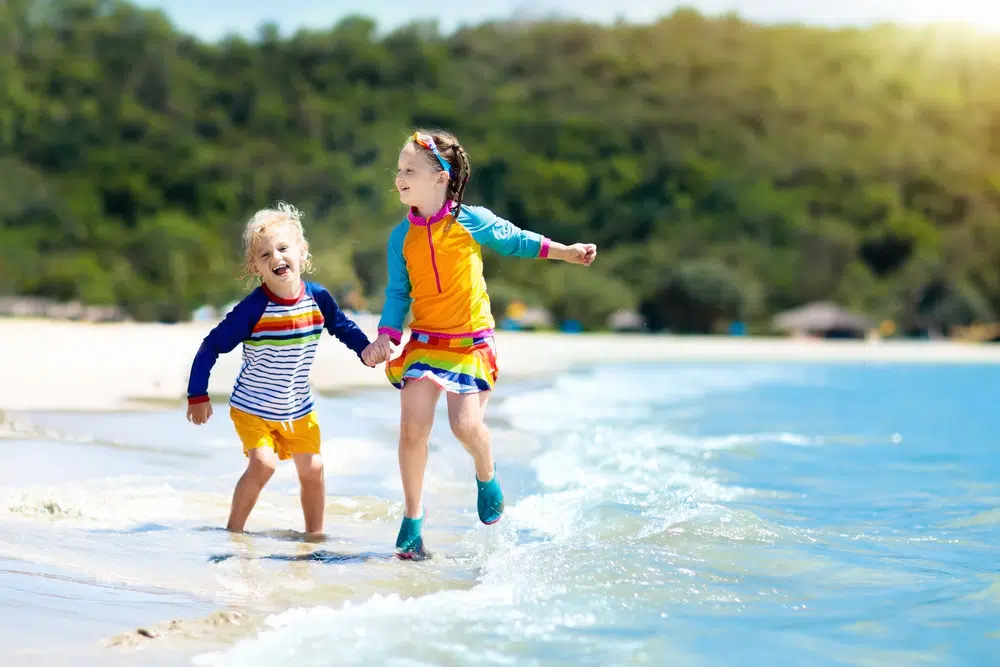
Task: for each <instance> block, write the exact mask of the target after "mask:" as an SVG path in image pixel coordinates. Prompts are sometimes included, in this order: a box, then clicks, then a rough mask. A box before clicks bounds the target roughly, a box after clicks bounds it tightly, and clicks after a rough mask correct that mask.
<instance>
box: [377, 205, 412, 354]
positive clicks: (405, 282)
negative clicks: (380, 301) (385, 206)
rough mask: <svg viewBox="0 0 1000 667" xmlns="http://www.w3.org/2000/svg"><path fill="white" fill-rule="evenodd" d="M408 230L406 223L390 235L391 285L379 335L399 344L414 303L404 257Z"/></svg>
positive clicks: (383, 310)
mask: <svg viewBox="0 0 1000 667" xmlns="http://www.w3.org/2000/svg"><path fill="white" fill-rule="evenodd" d="M408 230H409V223H408V222H405V221H404V222H403V223H402V224H400V225H398V226H397V227H396V228H395V229H393V230H392V234H390V235H389V249H388V251H387V254H386V264H387V265H388V269H389V283H388V284H387V285H386V288H385V305H384V306H383V307H382V317H381V319H379V322H378V332H379V334H380V335H381V334H389V337H390V338H391V339H392V341H393V342H395V343H397V344H398V343H399V342H400V341H401V340H402V338H403V321H404V320H405V319H406V314H407V313H408V312H410V304H411V303H412V302H413V298H412V297H411V296H410V274H409V273H408V272H407V270H406V259H404V257H403V241H404V240H405V239H406V232H407V231H408Z"/></svg>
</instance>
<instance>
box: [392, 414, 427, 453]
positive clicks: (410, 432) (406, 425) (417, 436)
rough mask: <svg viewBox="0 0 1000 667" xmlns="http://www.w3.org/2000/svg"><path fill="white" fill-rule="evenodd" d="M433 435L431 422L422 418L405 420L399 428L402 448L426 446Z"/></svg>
mask: <svg viewBox="0 0 1000 667" xmlns="http://www.w3.org/2000/svg"><path fill="white" fill-rule="evenodd" d="M430 435H431V424H425V423H424V422H423V421H420V420H404V421H403V423H402V424H401V425H400V428H399V446H400V448H409V447H426V446H427V439H428V438H430Z"/></svg>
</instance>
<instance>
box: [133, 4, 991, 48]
mask: <svg viewBox="0 0 1000 667" xmlns="http://www.w3.org/2000/svg"><path fill="white" fill-rule="evenodd" d="M133 1H134V2H135V3H136V4H138V5H141V6H144V7H151V8H159V9H162V10H164V11H165V12H166V13H167V15H168V16H169V17H170V19H171V20H172V21H173V23H174V25H176V26H177V27H179V28H180V29H181V30H183V31H185V32H189V33H194V34H196V35H198V36H199V37H202V38H205V39H209V40H214V39H217V38H219V37H222V36H224V35H226V34H231V33H239V34H242V35H244V36H247V37H253V36H254V35H255V34H256V32H257V28H258V26H260V25H261V24H262V23H265V22H274V23H276V24H278V26H279V27H280V29H281V32H282V33H283V34H291V33H293V32H295V30H297V29H298V28H302V27H307V28H319V29H323V28H327V27H329V26H331V25H333V24H334V23H336V22H337V21H338V20H340V19H341V18H343V17H344V16H348V15H351V14H362V15H365V16H369V17H370V18H372V19H374V20H375V22H376V24H377V25H378V27H379V30H380V31H388V30H392V29H393V28H395V27H398V26H400V25H405V24H407V23H410V22H412V21H414V20H418V19H421V20H425V19H436V20H437V21H438V25H439V26H440V28H441V30H442V31H443V32H451V31H452V30H454V29H455V28H457V27H459V26H461V25H463V24H476V23H481V22H483V21H486V20H489V19H505V18H511V17H519V18H545V17H547V16H552V15H556V16H563V17H574V18H582V19H584V20H588V21H597V22H602V23H604V22H611V21H614V20H615V19H617V18H622V19H625V20H627V21H629V22H634V23H646V22H651V21H655V20H656V19H657V18H659V17H661V16H664V15H667V14H670V13H671V12H672V11H673V10H675V9H677V8H678V7H681V6H687V7H693V8H695V9H697V10H699V11H701V12H702V13H703V14H708V15H714V14H720V13H724V12H729V11H734V12H736V13H738V14H739V15H740V16H742V17H743V18H745V19H749V20H753V21H759V22H767V23H772V22H783V23H784V22H801V23H810V24H818V25H830V26H840V25H865V24H870V23H873V22H881V21H892V22H897V23H907V24H914V23H926V22H933V21H955V20H958V21H966V22H969V23H972V24H974V25H976V26H978V27H980V28H982V29H984V30H987V31H990V32H995V33H1000V0H687V1H671V0H610V1H609V0H533V1H526V0H364V1H363V2H344V1H343V0H133Z"/></svg>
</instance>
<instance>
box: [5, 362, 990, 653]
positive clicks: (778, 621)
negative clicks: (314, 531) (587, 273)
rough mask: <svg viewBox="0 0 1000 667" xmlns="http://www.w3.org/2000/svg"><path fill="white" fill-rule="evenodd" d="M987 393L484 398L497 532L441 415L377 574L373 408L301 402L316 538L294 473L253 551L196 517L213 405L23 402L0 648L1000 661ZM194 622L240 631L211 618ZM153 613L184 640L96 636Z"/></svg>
mask: <svg viewBox="0 0 1000 667" xmlns="http://www.w3.org/2000/svg"><path fill="white" fill-rule="evenodd" d="M998 381H1000V367H990V366H983V367H976V366H945V365H914V366H905V365H848V364H834V365H820V364H790V365H771V364H768V365H762V364H681V365H661V366H656V367H649V366H644V367H642V368H634V367H607V368H601V369H598V370H595V371H592V372H580V373H572V374H567V375H564V376H562V377H559V378H557V379H555V380H554V381H552V382H544V383H534V384H524V383H522V384H517V385H515V384H509V385H507V386H503V387H502V388H501V390H500V391H498V394H497V396H496V398H495V400H494V401H493V402H492V404H491V406H490V422H491V425H492V427H493V429H494V433H495V446H496V450H497V459H498V471H499V474H500V476H501V480H502V482H503V483H504V486H505V491H506V494H507V505H508V512H507V515H506V517H505V519H504V520H503V521H501V522H500V524H498V525H497V526H494V527H489V528H487V527H484V526H481V525H478V524H477V522H476V519H475V486H474V484H473V481H472V477H471V464H470V462H469V461H468V458H467V456H466V455H465V454H464V452H462V451H461V449H460V448H459V446H458V444H457V443H456V442H455V441H454V440H453V439H452V438H451V437H450V435H449V434H448V432H447V424H446V420H444V419H441V420H439V423H438V425H437V426H436V427H435V432H434V435H433V437H432V452H431V463H430V469H429V472H428V480H427V486H428V490H427V497H426V503H427V506H428V512H429V518H428V521H427V526H426V533H425V537H426V540H427V542H428V543H429V546H430V547H431V548H432V550H434V551H435V552H436V554H437V556H436V558H435V559H433V560H432V561H430V562H427V563H416V564H415V563H401V562H397V561H395V560H393V559H392V558H391V547H392V540H393V538H394V536H395V530H396V528H397V527H398V521H399V516H400V512H401V505H400V500H401V495H400V492H399V488H398V477H397V474H398V473H397V468H396V461H395V453H394V438H395V429H396V423H397V420H398V414H397V413H396V411H395V410H396V405H397V401H398V397H397V395H396V394H395V392H392V391H386V392H368V393H363V394H357V395H352V396H346V397H338V398H325V399H322V400H321V401H320V406H321V408H320V409H321V413H320V416H321V422H322V424H323V425H324V433H325V434H326V435H325V440H324V452H325V456H326V460H327V478H328V493H329V496H330V502H329V504H328V519H327V532H328V535H329V537H328V539H327V540H326V541H325V542H322V543H318V544H314V543H309V542H307V541H305V540H303V539H302V538H301V536H300V535H299V534H298V533H296V532H295V530H297V529H300V528H301V514H300V513H299V510H298V505H297V496H296V486H295V479H294V473H293V472H292V470H291V467H290V466H286V467H284V468H282V469H281V470H279V473H278V475H277V478H276V480H275V482H274V483H273V484H272V486H271V487H269V488H268V489H267V490H265V495H264V496H263V497H262V501H261V502H262V504H261V506H260V507H259V508H258V510H259V511H257V512H255V514H254V516H253V517H252V519H251V524H250V530H251V531H252V533H251V535H249V536H242V537H234V536H230V535H228V534H225V533H224V532H223V531H219V530H218V529H217V527H218V526H219V525H221V524H222V523H224V520H225V514H226V511H227V509H228V499H229V494H230V493H231V489H232V484H233V483H234V482H235V479H236V477H237V476H238V474H239V472H240V467H241V466H242V461H241V459H240V456H239V450H238V444H236V441H235V439H234V437H233V436H232V434H231V426H230V425H229V423H228V421H227V420H225V419H218V418H216V419H214V420H213V421H212V422H210V423H209V424H208V425H207V426H206V427H204V428H203V429H201V430H198V429H194V428H193V427H190V426H189V425H187V424H186V423H185V422H184V421H183V412H182V411H171V412H151V413H146V414H132V415H113V414H104V415H80V414H75V415H65V414H38V415H24V416H23V423H22V424H20V425H19V426H17V427H16V428H11V429H8V430H9V432H8V433H7V435H6V436H5V439H6V440H7V443H5V444H10V445H12V446H14V447H17V448H18V449H17V451H19V452H24V454H23V455H18V456H17V457H9V458H10V459H11V464H10V465H9V466H8V468H7V470H6V471H4V472H0V500H2V501H3V504H0V584H2V585H0V591H2V592H0V646H3V647H5V648H4V649H0V657H2V653H3V651H10V654H9V656H8V657H10V658H13V660H4V661H3V664H5V665H6V664H22V663H23V664H32V665H38V664H43V663H45V660H46V658H48V659H49V662H50V663H51V664H95V665H96V664H102V665H105V664H112V662H113V661H114V660H119V659H120V660H122V661H123V662H122V664H163V665H168V664H169V665H175V664H176V665H180V664H196V665H203V666H209V665H211V666H218V667H222V666H227V665H240V666H241V667H254V666H258V665H260V666H263V665H284V664H295V665H297V666H303V667H305V666H310V665H316V666H321V665H323V666H325V665H373V664H381V665H398V666H403V665H407V666H411V665H539V666H543V665H544V666H547V665H565V664H579V665H643V664H649V665H699V666H700V665H713V666H714V665H719V664H725V665H748V666H756V665H990V664H996V660H995V654H996V652H997V650H998V648H1000V565H998V563H1000V558H998V555H1000V536H998V534H997V530H996V528H997V524H998V523H1000V454H998V452H997V447H996V445H997V444H998V438H997V436H996V435H995V427H996V425H997V424H998V420H997V417H996V414H997V413H996V412H995V410H996V407H995V406H996V405H997V404H998V402H1000V400H998V399H1000V389H997V387H998V386H1000V382H998ZM217 407H218V406H217ZM220 415H222V416H224V411H222V410H218V409H217V410H216V416H217V417H219V416H220ZM440 416H441V417H444V412H443V411H442V412H441V413H440ZM2 442H3V441H0V443H2ZM40 470H46V471H47V472H46V473H45V475H46V477H45V478H44V479H42V476H41V474H40V472H39V471H40ZM109 591H110V593H109ZM218 609H226V610H233V611H236V612H238V613H240V614H241V616H240V619H241V620H240V622H239V623H238V624H231V625H226V626H225V627H220V626H219V625H218V624H213V623H211V622H209V621H208V620H207V619H209V618H210V615H211V613H212V612H213V611H215V610H218ZM171 619H175V620H179V621H180V623H179V625H178V627H180V628H182V629H183V630H184V631H183V632H182V631H177V632H173V631H164V632H163V636H162V637H160V638H158V639H156V640H153V641H146V642H145V643H143V642H138V643H137V644H135V645H134V646H133V645H129V648H128V649H127V650H126V649H123V648H121V647H114V648H109V647H107V646H106V640H107V638H108V637H111V636H113V635H116V634H119V633H126V632H128V631H129V630H134V629H135V628H136V627H138V626H150V627H152V626H154V625H156V624H157V623H160V624H161V625H160V626H159V627H161V629H162V628H163V627H165V626H163V622H166V621H169V620H171ZM38 623H42V624H45V625H44V627H47V628H49V631H48V632H41V633H40V632H39V631H38V630H37V627H39V626H38V625H37V624H38ZM33 628H34V629H33ZM53 628H55V630H56V631H55V632H53V631H52V629H53ZM53 636H55V637H56V638H57V639H56V640H55V641H54V640H53ZM53 644H55V646H54V645H53ZM10 647H14V648H13V649H12V648H10ZM136 647H138V648H136ZM136 651H138V653H137V652H136ZM67 656H71V657H72V659H71V660H70V662H68V663H67V662H66V660H67V659H68V658H67Z"/></svg>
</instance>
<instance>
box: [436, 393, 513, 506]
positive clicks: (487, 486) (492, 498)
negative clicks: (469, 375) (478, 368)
mask: <svg viewBox="0 0 1000 667" xmlns="http://www.w3.org/2000/svg"><path fill="white" fill-rule="evenodd" d="M489 400H490V392H488V391H484V392H480V393H478V394H448V421H449V422H450V423H451V432H452V433H453V434H455V437H456V438H458V441H459V442H461V443H462V446H463V447H465V451H467V452H469V454H470V455H471V456H472V460H473V461H474V462H475V466H476V487H477V489H478V500H477V503H476V504H477V508H478V510H479V520H480V521H482V522H483V523H485V524H487V525H489V524H493V523H496V522H497V521H499V520H500V516H501V515H502V514H503V492H502V491H501V490H500V483H499V481H498V480H497V478H496V465H495V464H494V462H493V438H492V436H491V434H490V430H489V429H488V428H487V427H486V424H485V423H484V421H483V418H484V416H485V413H486V403H487V402H488V401H489Z"/></svg>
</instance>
